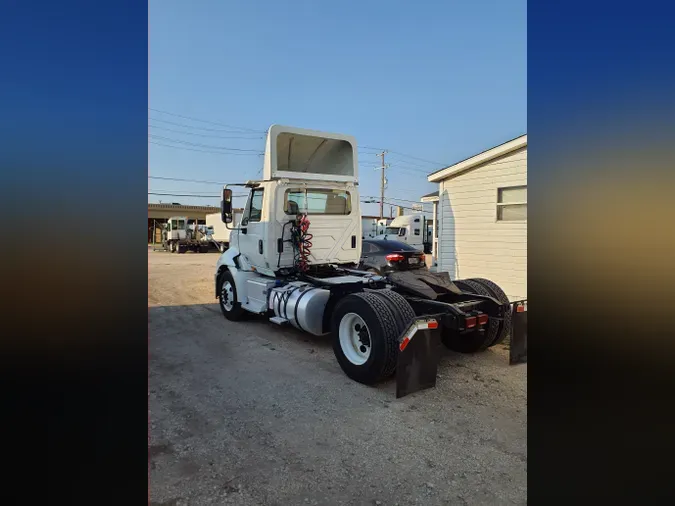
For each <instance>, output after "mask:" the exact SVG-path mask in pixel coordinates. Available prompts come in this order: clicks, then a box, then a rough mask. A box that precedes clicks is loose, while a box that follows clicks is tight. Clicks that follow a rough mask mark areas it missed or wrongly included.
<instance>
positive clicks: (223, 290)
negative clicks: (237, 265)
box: [218, 269, 246, 322]
mask: <svg viewBox="0 0 675 506" xmlns="http://www.w3.org/2000/svg"><path fill="white" fill-rule="evenodd" d="M220 276H221V282H220V294H219V295H218V302H219V305H220V310H221V311H222V312H223V316H225V318H227V319H228V320H230V321H232V322H238V321H240V320H242V319H243V318H244V316H245V313H246V310H245V309H242V307H241V302H239V300H238V299H237V287H236V285H235V283H234V278H233V277H232V273H231V272H230V271H229V270H228V269H225V270H224V271H223V273H222V274H221V275H220Z"/></svg>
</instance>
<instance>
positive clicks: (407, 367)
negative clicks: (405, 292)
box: [396, 315, 442, 399]
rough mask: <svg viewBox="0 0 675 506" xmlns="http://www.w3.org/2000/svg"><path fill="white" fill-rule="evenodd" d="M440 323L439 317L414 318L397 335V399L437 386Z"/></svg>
mask: <svg viewBox="0 0 675 506" xmlns="http://www.w3.org/2000/svg"><path fill="white" fill-rule="evenodd" d="M439 317H440V315H439ZM440 322H441V320H440V318H437V317H434V316H423V317H418V318H415V319H414V320H413V321H412V323H411V324H410V326H409V327H408V328H407V329H406V330H405V331H404V332H403V334H401V336H400V337H399V341H398V343H399V353H398V364H397V365H396V398H397V399H399V398H401V397H404V396H406V395H408V394H412V393H414V392H418V391H420V390H425V389H427V388H433V387H435V386H436V375H437V371H438V361H439V359H440V357H441V354H442V347H441V323H440Z"/></svg>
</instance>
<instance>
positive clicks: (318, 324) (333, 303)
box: [214, 125, 527, 397]
mask: <svg viewBox="0 0 675 506" xmlns="http://www.w3.org/2000/svg"><path fill="white" fill-rule="evenodd" d="M262 176H263V177H262V179H260V180H255V181H247V182H243V183H234V184H228V185H226V186H225V187H224V188H223V192H222V201H221V219H222V221H223V223H225V225H226V226H227V227H228V228H229V229H230V230H231V235H230V247H229V249H228V250H227V251H225V252H224V253H222V254H221V255H220V257H219V259H218V261H217V263H216V268H215V276H214V288H215V297H216V298H217V299H218V301H219V304H220V308H221V311H222V313H223V315H224V316H225V318H227V319H228V320H230V321H239V320H242V319H245V318H246V317H247V316H249V315H251V314H258V315H265V316H266V317H268V318H269V321H270V322H271V323H273V324H276V325H291V326H293V327H295V328H297V329H299V330H300V331H303V332H308V333H311V334H313V335H316V336H322V335H330V336H331V340H332V346H333V351H334V353H335V357H336V359H337V362H338V364H339V366H340V367H341V369H342V370H343V372H344V373H345V374H346V375H347V376H348V377H349V378H351V379H353V380H355V381H358V382H360V383H364V384H367V385H372V384H375V383H378V382H380V381H383V380H386V379H387V378H389V377H391V376H393V375H395V376H396V395H397V397H402V396H404V395H407V394H410V393H412V392H415V391H418V390H421V389H424V388H430V387H433V386H435V384H436V375H437V368H438V361H439V357H441V355H442V354H441V353H440V349H439V348H440V347H441V346H446V347H447V348H450V349H452V350H455V351H457V352H462V353H474V352H479V351H483V350H486V349H487V348H490V347H492V346H495V345H496V344H498V343H501V342H503V341H504V340H506V339H510V341H511V343H510V345H511V346H510V349H511V357H510V363H512V364H515V363H521V362H524V361H526V359H527V320H526V318H527V301H525V300H522V301H509V299H508V298H507V297H506V295H505V294H504V292H503V291H502V290H501V288H499V286H497V285H496V284H495V283H493V282H491V281H490V280H487V279H480V278H476V279H466V280H451V279H450V277H449V276H448V274H447V273H432V272H429V271H428V270H425V269H417V270H410V271H401V272H395V273H391V274H389V275H387V276H380V275H377V274H374V273H370V272H364V271H361V270H358V269H357V268H356V266H357V264H358V262H359V259H360V257H361V242H362V223H361V213H360V206H359V200H360V199H359V189H358V164H357V148H356V140H355V139H354V138H353V137H351V136H348V135H343V134H333V133H325V132H318V131H315V130H306V129H301V128H295V127H285V126H280V125H272V126H271V127H270V128H269V130H268V133H267V141H266V149H265V158H264V166H263V175H262ZM235 186H237V187H243V188H246V190H247V191H248V200H247V204H246V207H245V209H244V212H243V215H242V217H241V220H240V221H239V222H238V223H237V226H233V208H232V195H233V194H232V187H235Z"/></svg>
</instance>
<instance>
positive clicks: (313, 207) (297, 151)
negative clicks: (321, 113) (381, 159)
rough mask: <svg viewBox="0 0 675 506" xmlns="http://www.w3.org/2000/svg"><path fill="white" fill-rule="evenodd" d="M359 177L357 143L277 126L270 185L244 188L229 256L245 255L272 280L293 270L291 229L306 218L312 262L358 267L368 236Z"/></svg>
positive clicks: (268, 164)
mask: <svg viewBox="0 0 675 506" xmlns="http://www.w3.org/2000/svg"><path fill="white" fill-rule="evenodd" d="M357 171H358V168H357V153H356V141H355V140H354V139H353V138H352V137H350V136H346V135H341V134H327V133H323V132H316V131H312V130H305V129H300V128H294V127H283V126H279V125H273V126H272V127H270V129H269V133H268V136H267V146H266V152H265V162H264V169H263V179H262V180H259V181H248V182H247V183H245V184H243V186H245V187H247V188H248V191H249V194H248V199H247V202H246V206H245V208H244V212H243V215H242V217H241V221H240V223H239V224H238V226H236V227H232V231H231V234H230V249H229V250H228V253H226V254H228V255H230V256H234V255H240V256H239V257H238V258H239V259H242V260H244V261H245V262H246V263H247V264H248V265H250V266H251V267H252V268H254V269H255V270H256V272H258V273H260V274H263V275H266V276H270V277H273V276H276V275H277V274H278V273H279V272H280V271H281V270H283V269H289V268H293V267H294V265H296V264H297V262H298V258H297V252H296V251H294V248H293V247H292V244H291V232H292V224H293V222H294V221H295V220H296V219H297V217H298V216H301V215H305V216H306V219H307V221H308V223H309V232H308V234H309V237H308V239H307V241H306V244H305V248H304V250H305V251H306V252H307V258H306V260H307V263H308V264H310V265H312V266H319V265H324V264H338V265H340V264H342V265H344V264H354V265H355V264H357V263H358V262H359V259H360V256H361V237H362V236H361V210H360V204H359V192H358V186H357V181H358V173H357ZM230 195H231V194H230ZM223 198H224V199H225V198H227V197H225V196H224V197H223ZM229 219H230V220H231V219H232V218H231V217H230V218H229Z"/></svg>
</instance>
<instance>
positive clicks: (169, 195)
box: [148, 192, 248, 199]
mask: <svg viewBox="0 0 675 506" xmlns="http://www.w3.org/2000/svg"><path fill="white" fill-rule="evenodd" d="M148 195H161V196H164V197H197V198H205V199H217V198H220V197H221V195H195V194H193V193H158V192H148ZM232 196H233V197H237V198H238V197H248V193H244V194H237V195H234V194H233V195H232Z"/></svg>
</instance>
